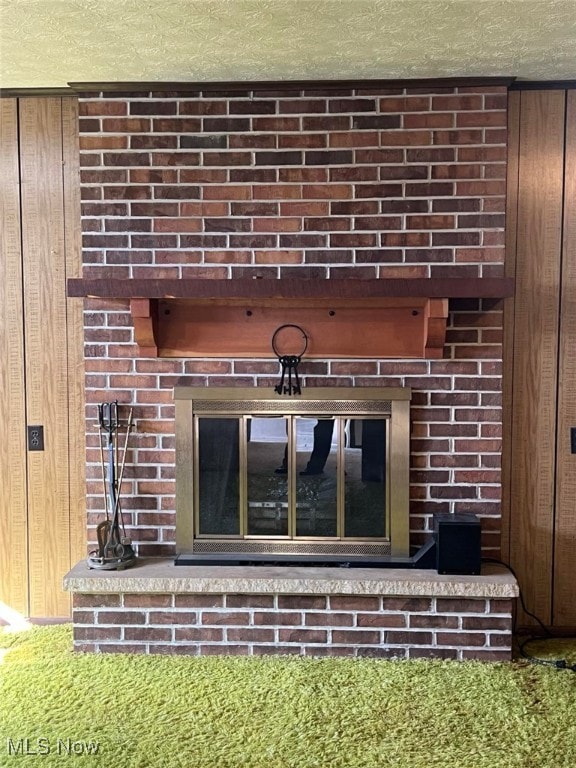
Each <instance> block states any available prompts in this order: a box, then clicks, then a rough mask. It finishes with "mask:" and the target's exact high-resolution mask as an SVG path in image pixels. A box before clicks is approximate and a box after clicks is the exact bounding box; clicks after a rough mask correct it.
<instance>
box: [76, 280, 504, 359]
mask: <svg viewBox="0 0 576 768" xmlns="http://www.w3.org/2000/svg"><path fill="white" fill-rule="evenodd" d="M513 292H514V281H513V280H512V278H476V279H463V278H448V279H444V278H424V279H407V280H406V279H390V280H383V279H382V280H359V279H349V280H343V279H331V280H323V279H320V280H318V279H262V280H260V279H253V280H251V279H237V280H212V279H210V280H161V279H157V280H138V279H132V280H107V279H87V280H83V279H70V280H68V296H70V297H84V298H109V299H129V300H130V309H131V313H132V318H133V322H134V331H135V338H136V342H137V343H138V345H139V347H140V354H141V355H142V356H145V357H241V358H251V357H271V356H274V355H273V352H272V348H271V339H272V336H273V334H274V332H275V330H276V329H277V328H279V327H280V326H281V325H286V324H295V325H298V326H300V327H301V328H302V329H303V330H304V331H305V333H306V335H307V337H308V349H307V351H306V357H308V358H319V357H320V358H390V357H394V358H396V357H397V358H439V357H442V353H443V347H444V341H445V335H446V321H447V317H448V299H451V298H492V299H501V298H506V297H508V296H512V295H513ZM285 353H286V354H288V353H294V354H298V350H295V349H287V350H286V352H285Z"/></svg>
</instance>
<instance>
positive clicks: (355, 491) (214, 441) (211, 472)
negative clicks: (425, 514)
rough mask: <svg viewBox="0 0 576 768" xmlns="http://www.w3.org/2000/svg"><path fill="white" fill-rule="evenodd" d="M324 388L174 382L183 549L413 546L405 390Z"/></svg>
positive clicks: (381, 549)
mask: <svg viewBox="0 0 576 768" xmlns="http://www.w3.org/2000/svg"><path fill="white" fill-rule="evenodd" d="M325 392H326V391H325V390H324V391H322V393H320V392H319V390H310V391H309V392H307V394H306V396H304V397H302V398H298V399H290V400H287V399H282V398H280V397H278V396H277V395H273V396H270V397H267V396H266V395H267V394H268V393H263V392H262V391H261V390H248V391H247V390H237V389H233V390H220V391H219V390H191V389H188V388H184V387H183V388H178V389H177V390H176V391H175V399H176V405H177V417H176V422H177V446H176V450H177V489H176V495H177V546H178V551H179V553H183V552H186V553H192V552H196V553H200V552H203V553H206V552H220V553H222V552H228V553H247V552H252V553H268V554H274V553H275V554H302V555H313V554H342V553H344V554H345V553H348V554H375V555H388V554H395V555H402V556H404V555H406V554H408V545H407V526H408V514H407V493H408V469H407V464H408V398H409V392H408V391H407V390H405V389H402V390H389V389H386V390H368V391H367V390H358V389H355V390H338V392H335V391H334V390H328V392H327V394H328V395H329V397H327V396H326V395H325V394H324V393H325ZM247 394H249V395H250V397H247V396H246V395H247ZM336 394H337V395H338V397H337V398H336V397H335V395H336ZM319 395H320V397H319ZM352 395H353V396H352ZM394 534H395V535H394Z"/></svg>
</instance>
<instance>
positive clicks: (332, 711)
mask: <svg viewBox="0 0 576 768" xmlns="http://www.w3.org/2000/svg"><path fill="white" fill-rule="evenodd" d="M71 645H72V639H71V630H70V627H69V626H56V627H36V628H34V629H31V630H28V631H22V632H19V633H14V634H10V633H8V632H3V633H2V632H1V631H0V648H1V649H3V650H0V766H19V765H23V766H27V765H38V766H67V765H70V766H72V765H74V766H82V768H89V767H90V766H105V767H106V768H132V767H133V766H134V768H136V767H138V768H140V767H141V768H155V766H163V767H164V766H166V768H178V767H179V766H183V767H184V766H185V767H186V768H387V766H395V767H398V768H574V766H575V765H576V706H575V705H576V674H574V673H573V672H570V671H556V670H554V669H548V668H545V667H539V666H531V665H528V664H527V663H525V662H522V663H514V664H511V665H507V664H482V663H478V662H465V663H458V662H443V661H437V662H436V661H435V662H430V661H410V662H407V661H397V662H393V661H380V660H368V659H366V660H364V659H363V660H352V659H308V658H235V657H229V658H226V657H223V658H215V657H208V658H192V657H189V658H184V657H158V656H150V657H144V656H125V655H120V656H118V655H74V654H73V653H72V651H71ZM90 742H91V743H92V746H90ZM96 745H97V750H98V751H97V753H96V754H94V753H90V749H92V750H94V749H96ZM17 752H18V754H16V753H17ZM26 752H28V754H23V753H26ZM34 752H36V754H33V753H34Z"/></svg>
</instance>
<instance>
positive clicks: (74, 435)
mask: <svg viewBox="0 0 576 768" xmlns="http://www.w3.org/2000/svg"><path fill="white" fill-rule="evenodd" d="M62 153H63V157H62V160H63V165H62V185H63V195H64V244H65V252H66V263H65V266H66V278H67V279H68V278H70V277H72V278H73V277H80V276H81V274H82V238H81V228H80V167H79V165H80V150H79V141H78V101H77V99H75V98H64V99H62ZM66 332H67V346H66V348H67V362H68V370H67V375H68V461H69V483H70V485H69V519H70V542H69V544H70V550H69V558H70V565H73V564H74V563H76V562H77V561H78V560H80V559H81V558H82V557H85V556H86V481H85V480H86V479H85V461H86V436H85V431H86V422H85V415H84V402H85V395H84V307H83V304H82V302H80V301H70V300H68V301H67V302H66Z"/></svg>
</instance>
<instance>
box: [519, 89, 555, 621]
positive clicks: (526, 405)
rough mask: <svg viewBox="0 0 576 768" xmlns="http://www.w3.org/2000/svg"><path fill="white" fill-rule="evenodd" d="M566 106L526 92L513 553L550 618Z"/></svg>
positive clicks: (523, 581) (536, 608)
mask: <svg viewBox="0 0 576 768" xmlns="http://www.w3.org/2000/svg"><path fill="white" fill-rule="evenodd" d="M564 105H565V93H564V92H563V91H524V92H522V94H521V104H520V107H521V113H520V134H519V138H520V152H519V165H518V187H519V190H520V197H519V201H518V218H517V241H516V249H517V261H516V295H515V313H514V367H513V390H514V395H513V402H512V424H511V445H512V455H511V484H510V490H511V516H510V531H511V541H510V559H511V563H512V565H513V567H514V568H515V569H516V571H517V574H518V577H519V581H520V586H521V588H522V590H523V592H524V596H525V600H526V604H527V606H528V608H529V609H530V610H531V611H533V612H534V613H536V614H537V615H538V616H540V617H541V619H542V620H543V621H545V622H546V623H550V622H551V618H552V565H553V564H552V558H553V543H554V542H553V523H552V521H553V517H554V490H555V469H556V468H555V458H556V457H555V452H556V440H555V433H556V389H557V348H558V311H559V295H560V254H561V228H562V196H563V184H562V172H563V150H564V146H563V144H564ZM520 621H521V623H525V617H520Z"/></svg>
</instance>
